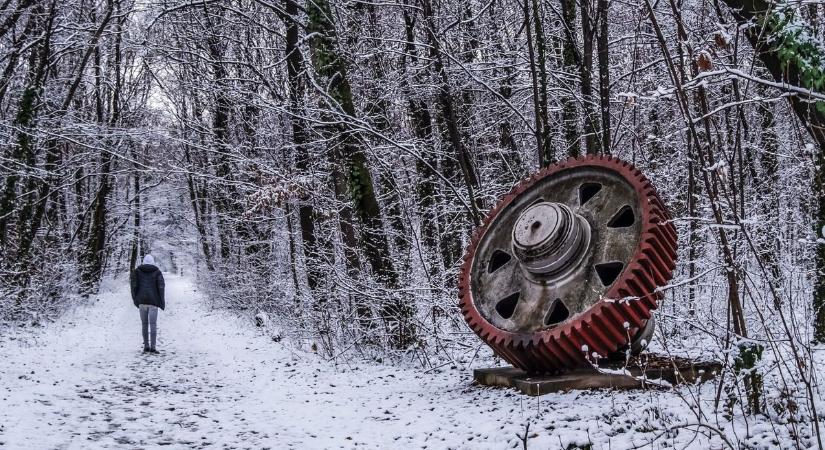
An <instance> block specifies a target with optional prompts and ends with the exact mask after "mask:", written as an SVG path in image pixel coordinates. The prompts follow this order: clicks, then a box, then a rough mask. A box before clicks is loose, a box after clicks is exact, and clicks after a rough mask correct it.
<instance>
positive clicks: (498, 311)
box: [459, 156, 676, 372]
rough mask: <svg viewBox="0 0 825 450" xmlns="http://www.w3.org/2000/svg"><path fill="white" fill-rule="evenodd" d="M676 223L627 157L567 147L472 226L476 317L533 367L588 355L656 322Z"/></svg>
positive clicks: (480, 329) (464, 274)
mask: <svg viewBox="0 0 825 450" xmlns="http://www.w3.org/2000/svg"><path fill="white" fill-rule="evenodd" d="M675 259H676V231H675V229H674V227H673V225H672V224H671V223H670V222H669V215H668V213H667V211H666V209H665V207H664V205H663V204H662V202H661V200H660V199H659V197H658V195H657V194H656V191H655V190H654V189H653V186H652V185H651V183H650V182H649V181H648V180H647V178H645V177H644V175H642V173H641V172H640V171H639V170H638V169H636V168H635V167H633V166H632V165H631V164H629V163H627V162H624V161H621V160H618V159H615V158H612V157H602V156H588V157H584V158H579V159H569V160H567V161H565V162H561V163H559V164H556V165H554V166H551V167H548V168H546V169H543V170H542V171H540V172H538V173H536V174H534V175H533V176H531V177H530V178H528V179H526V180H524V181H522V182H521V183H519V184H518V185H516V186H515V187H514V188H513V189H512V190H511V191H510V193H509V194H507V195H505V196H504V198H502V199H501V201H500V202H499V203H498V205H496V207H495V208H493V210H492V211H490V213H489V214H488V216H487V218H486V219H485V220H484V223H483V224H482V226H481V227H480V228H479V229H478V230H476V232H475V233H474V234H473V237H472V239H471V241H470V245H469V247H468V249H467V253H466V255H465V257H464V264H463V265H462V268H461V272H460V276H459V297H460V302H459V306H460V307H461V311H462V313H463V315H464V318H465V319H466V320H467V323H468V324H469V325H470V327H471V328H472V329H473V330H474V331H475V332H476V334H478V335H479V337H481V339H482V340H484V341H485V342H486V343H487V344H488V345H489V346H490V347H492V348H493V350H494V351H495V352H496V353H497V354H498V355H499V356H501V357H502V358H504V359H505V360H507V361H508V362H509V363H511V364H513V365H514V366H516V367H518V368H520V369H523V370H526V371H528V372H557V371H560V370H564V369H572V368H577V367H586V366H589V365H590V364H592V363H593V362H594V361H593V360H594V359H597V358H606V357H609V356H610V355H611V354H615V353H616V352H617V351H619V350H622V349H627V348H629V349H631V351H633V352H638V351H640V350H641V349H642V348H643V347H644V345H645V343H646V342H647V341H649V339H650V336H651V334H652V332H653V318H652V310H654V309H656V308H657V306H658V302H659V300H660V299H661V292H659V291H658V290H657V288H658V287H660V286H663V285H664V284H666V283H667V281H668V280H669V279H670V277H671V275H672V272H673V269H674V267H675Z"/></svg>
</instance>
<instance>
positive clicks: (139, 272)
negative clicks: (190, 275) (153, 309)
mask: <svg viewBox="0 0 825 450" xmlns="http://www.w3.org/2000/svg"><path fill="white" fill-rule="evenodd" d="M129 284H131V286H132V301H133V302H134V303H135V306H139V305H154V306H157V307H158V308H160V309H164V308H165V307H166V301H165V299H164V297H163V290H164V288H165V287H166V285H165V284H164V282H163V275H162V274H161V273H160V269H158V268H157V266H154V265H152V264H141V265H139V266H138V268H137V269H135V270H133V271H132V275H131V276H130V277H129Z"/></svg>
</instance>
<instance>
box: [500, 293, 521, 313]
mask: <svg viewBox="0 0 825 450" xmlns="http://www.w3.org/2000/svg"><path fill="white" fill-rule="evenodd" d="M519 297H521V292H515V293H513V294H510V295H508V296H507V297H504V298H503V299H501V300H499V301H498V303H496V312H497V313H498V314H499V315H500V316H501V317H503V318H505V319H509V318H511V317H513V313H514V312H515V311H516V305H517V304H518V299H519Z"/></svg>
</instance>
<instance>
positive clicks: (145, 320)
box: [140, 305, 158, 348]
mask: <svg viewBox="0 0 825 450" xmlns="http://www.w3.org/2000/svg"><path fill="white" fill-rule="evenodd" d="M140 323H141V325H142V331H143V346H144V347H149V348H155V341H157V337H158V307H157V306H152V305H140ZM150 335H151V339H152V345H149V336H150Z"/></svg>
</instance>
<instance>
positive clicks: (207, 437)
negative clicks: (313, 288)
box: [0, 275, 785, 450]
mask: <svg viewBox="0 0 825 450" xmlns="http://www.w3.org/2000/svg"><path fill="white" fill-rule="evenodd" d="M120 284H121V285H122V286H120V287H114V288H113V287H112V286H116V284H115V283H110V284H109V285H108V286H109V287H108V288H107V289H104V292H103V293H102V294H100V295H99V296H98V297H96V298H94V299H91V300H90V301H89V302H87V304H84V305H82V306H79V307H77V308H75V309H74V310H72V311H70V312H68V313H67V314H66V315H64V316H63V317H61V318H60V319H59V320H58V321H57V322H55V323H51V324H48V325H46V326H45V327H43V328H41V329H39V330H38V331H36V332H31V331H26V332H19V330H18V332H12V333H6V334H5V336H4V337H3V338H2V339H0V380H2V383H0V448H9V449H74V448H77V449H81V448H82V449H87V448H91V449H93V448H118V449H123V448H156V447H158V446H170V448H255V449H258V448H276V449H281V448H301V449H307V448H352V447H357V448H380V449H395V448H431V449H441V448H473V449H476V448H496V449H497V448H522V441H521V440H520V438H519V437H518V435H519V434H523V433H524V429H525V425H526V424H527V423H530V424H531V426H530V429H529V433H528V434H527V444H528V448H542V449H547V448H554V449H555V448H563V449H568V448H593V449H610V450H618V449H626V448H674V447H675V448H702V449H708V448H725V446H724V444H723V442H722V440H720V439H719V438H718V437H714V438H713V439H711V440H709V439H708V437H706V436H705V435H704V434H698V433H696V428H697V427H695V426H690V424H695V423H697V421H699V419H697V415H695V414H694V413H693V412H692V411H691V409H690V408H688V407H687V406H686V402H685V401H684V400H683V399H682V397H683V396H684V397H690V398H692V399H693V401H696V399H698V401H699V403H700V404H703V408H707V410H708V411H709V410H711V408H710V407H708V406H707V405H706V403H708V402H711V401H712V399H713V396H714V392H713V386H712V384H707V385H706V387H704V388H692V389H689V390H688V389H682V390H674V391H667V392H661V391H644V392H641V391H637V392H612V391H596V392H569V393H563V394H551V395H547V396H543V397H539V398H531V397H525V396H522V395H519V394H517V393H516V392H515V391H511V390H503V389H488V388H481V387H477V386H473V385H472V384H471V378H472V377H471V373H470V371H469V370H464V369H446V370H443V371H425V370H423V369H409V368H407V369H405V368H400V367H397V366H389V365H374V364H369V363H364V362H358V361H354V360H353V361H350V362H349V364H345V365H340V364H339V365H337V366H336V365H333V364H332V363H330V362H327V361H325V360H323V359H322V358H320V357H319V356H318V355H316V354H313V353H309V352H303V351H299V350H296V349H295V347H294V346H293V345H289V344H288V343H287V342H280V343H276V342H273V341H272V339H271V338H269V337H268V336H267V335H265V334H264V333H262V332H261V331H260V330H259V329H257V328H255V327H254V326H251V325H250V324H249V322H248V321H243V320H241V319H240V318H238V317H236V316H234V315H232V314H230V313H228V312H225V311H216V310H213V309H210V308H209V307H208V306H207V304H206V302H205V301H204V299H203V298H202V296H201V294H200V293H199V292H198V291H197V289H196V288H195V286H193V284H192V281H191V280H190V279H188V278H180V277H175V276H168V275H167V304H168V305H169V307H168V308H167V310H166V311H165V312H162V313H161V314H160V317H159V344H158V347H159V349H160V351H161V353H160V354H159V355H148V354H142V352H141V350H142V345H141V338H140V321H139V318H138V313H137V310H136V309H135V308H134V306H133V305H132V304H131V301H130V299H129V294H128V289H127V287H126V285H127V284H128V283H126V282H125V281H124V282H121V283H120ZM704 414H709V415H711V416H710V417H707V416H702V420H701V421H702V422H711V423H713V424H714V425H713V426H714V427H718V428H719V429H720V430H721V433H722V434H724V435H726V436H727V439H728V440H730V441H731V442H734V443H737V444H744V445H745V446H747V447H748V448H775V447H776V446H777V445H779V444H780V442H779V441H777V440H776V438H775V436H776V435H777V433H776V429H777V428H776V427H777V426H778V427H779V429H780V430H779V432H778V435H779V436H783V435H785V432H784V431H782V430H783V429H784V427H783V426H779V425H776V424H774V425H772V426H771V425H769V424H767V423H765V422H764V421H758V422H756V423H750V424H747V425H746V424H744V423H742V422H737V421H736V420H734V421H733V422H728V421H725V420H724V419H721V418H720V417H719V415H718V414H717V415H714V414H713V413H712V412H705V413H704ZM720 421H721V422H720ZM683 425H688V426H687V427H686V428H681V429H680V430H674V431H670V432H666V433H664V434H663V432H664V430H666V429H668V428H672V427H681V426H683ZM709 434H711V435H714V434H713V433H709ZM714 436H715V435H714ZM780 439H781V438H780ZM737 444H734V445H737ZM588 445H592V447H588Z"/></svg>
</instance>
